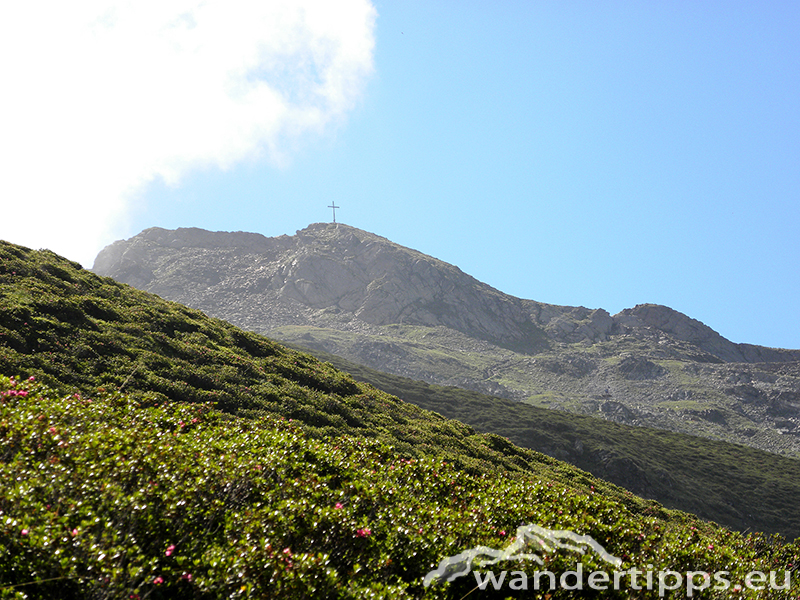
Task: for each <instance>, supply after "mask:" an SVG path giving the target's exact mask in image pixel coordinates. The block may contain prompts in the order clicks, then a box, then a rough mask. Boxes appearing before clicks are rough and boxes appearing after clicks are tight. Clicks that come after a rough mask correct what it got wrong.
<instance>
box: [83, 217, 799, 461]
mask: <svg viewBox="0 0 800 600" xmlns="http://www.w3.org/2000/svg"><path fill="white" fill-rule="evenodd" d="M93 270H94V271H96V272H97V273H99V274H102V275H110V276H112V277H114V278H116V279H118V280H120V281H123V282H125V283H130V284H132V285H134V286H136V287H139V288H141V289H144V290H147V291H150V292H154V293H156V294H159V295H161V296H163V297H165V298H168V299H170V300H176V301H179V302H182V303H184V304H187V305H189V306H193V307H195V308H199V309H201V310H203V311H205V312H207V313H208V314H211V315H213V316H217V317H220V318H223V319H226V320H228V321H230V322H232V323H234V324H236V325H238V326H241V327H244V328H246V329H250V330H253V331H257V332H259V333H266V334H268V335H270V336H272V337H275V338H278V339H281V340H285V341H288V342H292V343H296V344H301V345H303V346H306V347H308V348H310V349H312V350H313V349H320V350H324V351H327V352H331V353H333V354H338V355H341V356H344V357H346V358H348V359H350V360H353V361H356V362H360V363H362V364H366V365H368V366H370V367H373V368H377V369H381V370H385V371H388V372H392V373H396V374H399V375H404V376H406V377H412V378H415V379H422V380H425V381H429V382H432V383H439V384H446V385H458V386H461V387H464V388H468V389H473V390H476V391H481V392H488V393H491V394H495V395H499V396H503V397H506V398H511V399H514V400H519V401H524V402H529V403H532V404H535V405H539V406H547V407H550V408H559V409H563V410H569V411H574V412H579V413H583V414H595V415H599V416H603V417H605V418H607V419H611V420H615V421H619V422H623V423H628V424H634V425H650V426H655V427H660V428H664V429H670V430H674V431H681V432H686V433H693V434H698V435H704V436H707V437H711V438H716V439H725V440H729V441H735V442H739V443H743V444H748V445H752V446H755V447H759V448H762V449H767V450H770V451H772V452H778V453H782V454H786V455H790V456H800V350H782V349H774V348H764V347H761V346H754V345H749V344H735V343H733V342H730V341H729V340H726V339H725V338H724V337H722V336H721V335H719V334H718V333H717V332H715V331H713V330H712V329H711V328H709V327H707V326H706V325H704V324H703V323H700V322H699V321H696V320H694V319H691V318H690V317H688V316H686V315H683V314H681V313H679V312H677V311H674V310H672V309H670V308H667V307H665V306H659V305H654V304H647V305H639V306H636V307H634V308H630V309H626V310H623V311H622V312H620V313H619V314H616V315H610V314H609V313H608V312H607V311H605V310H603V309H594V310H593V309H587V308H583V307H568V306H554V305H549V304H544V303H540V302H535V301H532V300H524V299H520V298H515V297H513V296H509V295H507V294H503V293H502V292H500V291H498V290H496V289H494V288H492V287H490V286H488V285H486V284H484V283H481V282H479V281H477V280H476V279H474V278H473V277H470V276H469V275H467V274H465V273H463V272H462V271H461V270H459V269H458V268H457V267H455V266H453V265H449V264H447V263H444V262H442V261H439V260H437V259H435V258H433V257H430V256H426V255H424V254H422V253H420V252H417V251H415V250H411V249H408V248H404V247H402V246H399V245H397V244H394V243H392V242H391V241H389V240H387V239H385V238H382V237H380V236H377V235H374V234H371V233H368V232H365V231H361V230H359V229H355V228H353V227H349V226H347V225H343V224H321V223H320V224H314V225H311V226H309V227H308V228H306V229H304V230H302V231H298V232H297V234H296V235H294V236H280V237H276V238H267V237H264V236H261V235H258V234H253V233H243V232H236V233H227V232H208V231H204V230H200V229H177V230H174V231H171V230H164V229H159V228H152V229H148V230H145V231H143V232H142V233H140V234H139V235H137V236H135V237H133V238H131V239H129V240H124V241H118V242H115V243H114V244H112V245H110V246H108V247H107V248H105V249H104V250H103V251H102V252H101V253H100V254H99V255H98V257H97V259H96V261H95V265H94V269H93Z"/></svg>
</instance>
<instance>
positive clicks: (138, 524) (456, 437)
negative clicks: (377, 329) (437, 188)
mask: <svg viewBox="0 0 800 600" xmlns="http://www.w3.org/2000/svg"><path fill="white" fill-rule="evenodd" d="M0 373H5V374H6V377H2V378H0V481H2V482H3V485H2V487H1V488H0V597H17V598H24V597H29V598H145V597H147V598H231V597H233V598H236V597H252V598H277V597H280V598H310V597H313V598H418V597H419V598H421V597H425V598H455V599H459V598H463V597H464V596H465V595H467V594H471V595H470V598H485V597H493V596H491V593H490V591H489V590H474V588H475V579H474V578H472V577H469V576H467V577H460V578H457V579H455V580H454V581H453V582H451V583H446V582H436V583H434V584H433V585H432V586H431V587H427V588H426V587H424V586H423V578H424V577H425V575H426V574H427V573H428V572H430V571H431V570H433V569H435V568H436V567H437V565H438V564H439V561H441V560H443V559H445V558H446V557H449V556H454V555H457V554H459V553H460V552H463V551H464V550H466V549H469V548H474V547H477V546H479V545H486V546H489V547H491V548H498V549H499V548H503V547H505V546H507V545H508V544H509V542H510V538H511V537H512V535H513V532H515V531H516V530H517V528H518V527H520V526H522V525H526V524H538V525H540V526H542V527H547V528H551V529H564V530H570V531H574V532H578V533H580V534H583V535H589V536H592V538H594V539H595V540H597V541H598V542H600V543H601V544H603V546H604V547H605V549H606V550H607V551H608V552H610V553H611V554H613V555H614V556H617V557H619V558H621V559H622V567H621V568H622V569H629V568H632V567H637V568H644V567H645V566H646V565H652V566H653V569H654V570H655V571H658V570H665V569H671V570H674V571H676V572H685V571H689V570H692V571H700V570H705V571H727V572H728V573H729V578H730V581H734V582H740V581H744V580H745V574H746V573H748V572H750V571H754V570H763V571H769V570H779V571H781V572H783V571H785V570H786V571H790V572H791V573H792V574H793V575H794V574H795V570H796V568H797V567H796V565H797V560H798V559H799V558H800V548H798V546H797V545H796V544H787V543H784V542H782V541H781V540H779V539H776V538H769V537H765V536H763V535H760V534H752V533H751V534H749V535H746V536H745V535H741V534H738V533H733V532H731V531H728V530H726V529H723V528H720V527H718V526H715V525H713V524H709V523H706V522H703V521H700V520H698V519H697V518H695V517H693V516H691V515H688V514H684V513H679V512H676V511H672V510H667V509H664V508H663V507H661V506H660V505H659V504H657V503H654V502H650V501H644V500H641V499H639V498H636V497H635V496H633V495H631V494H630V493H629V492H626V491H625V490H622V489H621V488H617V487H615V486H613V485H611V484H608V483H605V482H603V481H601V480H599V479H596V478H594V477H592V476H591V475H589V474H588V473H586V472H584V471H581V470H579V469H577V468H575V467H572V466H569V465H567V464H565V463H562V462H559V461H556V460H554V459H552V458H549V457H547V456H545V455H542V454H539V453H536V452H533V451H531V450H525V449H521V448H518V447H516V446H514V445H512V444H511V443H509V442H508V441H507V440H506V439H504V438H502V437H499V436H496V435H486V434H479V433H477V432H475V431H474V430H473V429H472V428H471V427H469V426H466V425H462V424H461V423H458V422H455V421H450V420H447V419H444V418H443V417H441V416H439V415H437V414H435V413H431V412H428V411H426V410H423V409H421V408H418V407H416V406H414V405H412V404H408V403H406V402H403V401H401V400H399V399H397V398H396V397H394V396H391V395H389V394H387V393H385V392H382V391H379V390H377V389H376V388H373V387H372V386H370V385H367V384H363V383H359V382H357V381H355V380H354V379H352V378H351V377H350V376H349V375H347V374H345V373H342V372H340V371H337V370H336V369H335V368H334V367H333V366H332V365H330V364H327V363H322V362H319V361H318V360H316V359H314V358H313V357H311V356H310V355H307V354H303V353H299V352H296V351H293V350H289V349H286V348H284V347H282V346H280V345H278V344H276V343H274V342H272V341H270V340H267V339H266V338H263V337H260V336H257V335H255V334H250V333H246V332H243V331H241V330H239V329H237V328H235V327H233V326H231V325H229V324H227V323H224V322H222V321H219V320H215V319H210V318H207V317H205V316H204V315H203V314H202V313H200V312H198V311H194V310H190V309H187V308H185V307H183V306H181V305H178V304H174V303H170V302H166V301H163V300H161V299H159V298H157V297H155V296H152V295H149V294H146V293H143V292H138V291H136V290H134V289H132V288H130V287H128V286H125V285H121V284H118V283H115V282H114V281H112V280H110V279H105V278H100V277H98V276H96V275H94V274H92V273H90V272H87V271H85V270H83V269H81V268H80V267H79V266H78V265H76V264H75V263H71V262H69V261H66V260H64V259H62V258H60V257H58V256H56V255H54V254H52V253H50V252H46V251H42V252H34V251H31V250H28V249H25V248H20V247H18V246H13V245H10V244H6V243H0ZM11 378H13V379H11ZM531 551H533V550H531ZM575 556H576V555H575V554H574V552H573V553H570V552H568V551H566V550H563V551H548V553H547V554H546V555H545V556H544V559H543V560H544V567H546V568H548V569H550V570H552V571H553V572H555V573H557V574H561V573H564V572H565V571H567V570H570V569H574V568H575ZM582 562H583V564H584V565H585V568H586V569H587V570H593V569H596V568H600V567H602V566H603V565H604V563H602V561H601V560H600V559H598V557H597V556H594V555H587V556H584V557H583V558H582ZM503 568H509V569H515V570H517V569H519V570H533V569H535V568H543V567H539V566H538V565H536V564H535V563H532V562H530V561H527V562H526V561H522V562H518V561H513V564H509V565H508V566H505V567H503ZM795 583H796V582H795ZM791 593H794V594H795V595H796V593H797V592H796V591H794V592H789V591H788V590H787V591H769V590H767V591H764V592H760V593H759V594H760V595H759V594H756V592H753V591H749V590H748V591H745V592H743V593H742V594H737V596H739V597H742V596H745V597H792V596H791V595H790V594H791ZM639 594H640V596H641V597H657V594H656V592H655V590H650V591H648V590H643V591H641V592H640V593H639ZM684 594H685V593H684ZM507 595H508V593H507V591H504V592H500V596H499V597H505V596H507ZM550 595H551V597H552V598H567V597H599V596H601V595H602V597H620V598H624V597H631V591H630V590H628V589H625V590H621V591H620V592H618V593H617V595H616V596H615V593H614V592H613V591H610V590H608V591H605V592H596V591H592V590H587V591H584V592H571V591H568V590H564V589H557V590H555V591H553V592H552V593H551V594H550ZM748 595H749V596H748ZM530 597H539V596H538V594H534V593H533V592H531V596H530ZM673 597H680V595H678V596H673ZM694 597H728V593H727V591H726V590H722V589H720V590H716V591H712V590H711V589H710V588H709V589H707V590H705V591H702V592H699V593H695V594H694Z"/></svg>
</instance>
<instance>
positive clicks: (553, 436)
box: [314, 350, 800, 539]
mask: <svg viewBox="0 0 800 600" xmlns="http://www.w3.org/2000/svg"><path fill="white" fill-rule="evenodd" d="M314 354H315V355H316V356H318V357H319V358H320V359H322V360H325V361H330V362H331V363H333V364H334V365H336V366H337V367H338V368H339V369H342V370H344V371H347V372H348V373H351V374H352V375H353V376H354V377H356V378H357V379H359V380H361V381H367V382H369V383H371V384H372V385H375V386H376V387H378V388H380V389H382V390H384V391H386V392H389V393H391V394H395V395H396V396H398V397H400V398H403V399H404V400H406V401H408V402H413V403H414V404H416V405H417V406H420V407H422V408H425V409H427V410H432V411H436V412H438V413H440V414H442V415H445V416H446V417H448V418H451V419H458V420H459V421H461V422H463V423H467V424H470V425H473V426H474V427H476V428H478V429H480V430H481V431H483V432H490V433H495V434H498V435H502V436H504V437H508V438H509V439H510V440H511V441H512V442H514V443H515V444H517V445H519V446H522V447H524V448H530V449H533V450H537V451H539V452H546V453H547V454H549V455H551V456H558V457H560V458H563V459H564V460H568V461H569V462H570V463H572V464H574V465H577V466H578V467H580V468H581V469H584V470H586V471H589V472H591V473H593V474H595V475H597V476H598V477H602V478H606V479H610V480H613V481H615V482H616V483H617V484H619V485H622V486H624V487H626V488H630V489H633V490H634V491H641V493H643V494H647V497H650V498H655V499H656V500H658V501H659V502H661V503H662V504H664V505H666V506H669V507H671V508H678V509H680V510H684V511H689V512H692V513H694V514H698V515H700V516H702V517H703V518H705V519H708V520H712V521H716V522H718V523H723V524H725V525H726V526H728V527H731V528H734V529H739V530H747V529H750V530H753V529H755V530H758V531H767V532H770V533H778V534H781V535H784V536H786V537H790V538H792V539H793V538H795V537H798V536H800V503H798V501H797V498H800V461H798V460H796V459H792V458H787V457H784V456H778V455H775V454H771V453H769V452H765V451H763V450H758V449H756V448H751V447H747V446H741V445H738V444H731V443H727V442H722V441H716V440H709V439H707V438H703V437H698V436H690V435H686V434H681V433H675V432H670V431H665V430H661V429H651V428H648V427H631V426H626V425H622V424H620V423H614V422H611V421H606V420H604V419H600V418H597V417H590V416H585V415H576V414H570V413H567V412H563V411H555V410H549V409H544V408H540V407H535V406H531V405H529V404H527V403H523V402H514V401H512V400H505V399H502V398H496V397H492V396H486V395H483V394H480V393H478V392H473V391H469V390H464V389H461V388H456V387H445V386H438V385H432V384H429V383H426V382H422V381H414V380H411V379H408V378H406V377H400V376H398V375H392V374H389V373H383V372H380V371H376V370H374V369H370V368H368V367H365V366H363V365H358V364H356V363H353V362H352V361H348V360H346V359H343V358H341V357H338V356H334V355H331V354H327V353H325V352H321V351H317V350H315V351H314ZM618 465H621V466H618Z"/></svg>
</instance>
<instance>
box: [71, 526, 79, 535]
mask: <svg viewBox="0 0 800 600" xmlns="http://www.w3.org/2000/svg"><path fill="white" fill-rule="evenodd" d="M76 535H78V528H77V527H76V528H75V529H73V530H72V537H75V536H76Z"/></svg>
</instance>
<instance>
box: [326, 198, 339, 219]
mask: <svg viewBox="0 0 800 600" xmlns="http://www.w3.org/2000/svg"><path fill="white" fill-rule="evenodd" d="M328 208H332V209H333V222H334V223H336V209H337V208H341V207H340V206H336V203H335V202H331V204H330V206H328Z"/></svg>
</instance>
